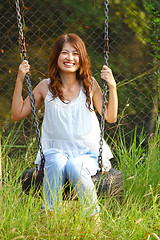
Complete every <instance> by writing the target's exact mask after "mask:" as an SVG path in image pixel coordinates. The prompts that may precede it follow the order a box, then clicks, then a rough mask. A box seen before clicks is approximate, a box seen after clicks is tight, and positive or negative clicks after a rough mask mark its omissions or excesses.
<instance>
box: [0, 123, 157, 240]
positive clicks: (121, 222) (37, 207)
mask: <svg viewBox="0 0 160 240" xmlns="http://www.w3.org/2000/svg"><path fill="white" fill-rule="evenodd" d="M18 134H19V133H18V131H17V132H16V134H15V129H14V128H13V130H12V131H11V133H10V135H9V136H8V137H7V138H3V136H2V169H3V186H2V188H1V189H0V239H4V240H5V239H15V240H16V239H27V240H28V239H76V240H78V239H107V240H109V239H112V240H121V239H125V240H129V239H133V240H134V239H135V240H141V239H142V240H145V239H146V240H148V239H151V240H152V239H153V240H154V239H158V236H159V237H160V180H159V179H160V178H159V176H160V137H159V135H160V134H159V125H158V124H157V128H156V131H155V134H154V135H153V136H152V138H150V139H149V144H148V146H145V142H146V141H145V140H146V139H145V136H144V134H143V132H142V134H141V135H140V136H139V137H138V139H137V136H136V130H135V132H134V135H133V138H132V142H131V144H130V146H129V147H127V146H126V143H125V137H124V134H121V133H119V140H118V143H117V144H116V154H117V161H118V168H119V169H120V171H121V172H122V173H123V178H124V183H123V193H122V197H121V200H119V199H117V198H116V197H114V196H112V197H106V198H105V199H99V204H100V206H101V213H100V214H101V221H102V225H101V226H100V228H99V230H97V231H95V228H96V223H95V221H93V220H92V219H91V218H90V217H88V216H85V215H84V214H83V212H82V208H81V204H80V203H79V202H78V201H63V202H62V207H61V210H60V211H59V212H58V211H55V213H54V214H50V213H47V212H44V211H42V209H41V206H42V199H41V198H40V197H32V195H31V194H30V195H29V196H27V195H25V194H24V193H23V192H22V190H21V182H20V180H19V179H20V177H21V175H22V172H23V171H24V170H25V169H26V168H28V167H31V166H32V163H33V159H34V156H35V153H34V152H33V149H34V148H32V147H30V146H32V144H33V142H31V143H28V146H27V148H26V149H27V150H26V151H25V153H24V154H22V152H19V151H18V148H17V150H16V151H15V148H16V146H14V144H15V142H16V139H17V138H18ZM33 145H34V144H33ZM22 159H23V160H22ZM31 162H32V163H31Z"/></svg>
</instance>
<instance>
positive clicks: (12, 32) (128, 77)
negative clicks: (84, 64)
mask: <svg viewBox="0 0 160 240" xmlns="http://www.w3.org/2000/svg"><path fill="white" fill-rule="evenodd" d="M146 2H147V1H146ZM148 2H149V0H148ZM20 3H21V7H22V9H23V11H22V15H23V26H24V34H25V39H26V46H27V54H28V57H29V62H30V65H31V80H32V85H33V87H34V86H35V85H36V84H37V83H38V82H39V81H41V80H42V79H43V78H47V76H48V60H49V54H50V50H51V46H52V44H53V42H54V40H55V39H56V38H57V37H58V36H60V35H61V34H64V33H69V32H72V33H76V34H78V35H79V36H80V37H81V38H82V39H83V40H84V42H85V44H86V47H87V50H88V53H89V56H90V58H91V63H92V72H93V76H94V77H95V78H96V79H97V81H98V82H99V84H100V85H101V86H103V83H102V80H101V79H100V70H101V67H102V65H103V49H104V4H103V1H100V0H99V1H98V0H97V1H88V0H87V1H82V0H77V1H71V0H61V1H60V0H59V1H58V0H54V1H53V0H33V1H29V0H25V1H24V2H23V1H21V2H20ZM147 6H148V5H147V3H145V1H129V0H128V1H127V0H126V1H114V0H112V1H110V4H109V39H110V41H109V45H110V56H109V66H110V67H111V68H112V70H113V73H114V76H115V78H116V81H117V88H118V96H119V116H118V121H117V123H116V124H108V123H106V126H105V134H106V135H105V136H106V137H107V136H110V137H112V138H113V139H114V140H115V141H116V140H117V139H118V135H119V129H124V134H125V136H126V138H127V141H128V143H129V141H130V136H131V133H132V132H133V131H134V129H135V127H137V133H138V134H139V133H140V132H141V130H142V128H144V130H145V132H146V133H147V134H151V133H152V132H154V127H155V123H156V119H157V116H158V101H159V95H160V93H159V79H160V73H159V58H158V57H157V56H158V55H159V49H158V50H157V48H156V49H155V46H158V45H156V44H158V39H159V35H158V38H155V39H154V44H152V40H153V39H151V36H152V35H151V33H152V34H154V33H155V31H157V30H155V29H154V25H153V23H152V17H151V15H152V14H151V13H150V15H149V14H148V11H149V10H148V9H149V8H147ZM151 10H153V9H151ZM154 11H156V9H154ZM0 14H1V16H0V19H1V22H0V39H1V40H0V49H1V50H0V54H1V58H0V79H1V81H0V115H1V116H0V118H1V121H0V125H1V129H2V136H5V135H9V134H10V132H11V130H13V129H14V131H20V133H21V134H20V135H18V137H17V138H15V139H14V142H12V144H13V145H16V146H21V147H23V145H24V146H28V142H30V141H31V139H32V140H33V138H34V136H35V134H34V128H33V122H32V117H31V116H29V117H28V118H27V119H26V120H25V121H23V123H21V125H19V124H16V125H15V123H13V122H12V121H11V120H10V109H11V101H12V95H13V90H14V85H15V81H16V74H17V70H18V65H19V64H20V62H21V58H20V53H19V46H18V29H17V20H16V11H15V3H14V2H13V1H9V0H6V1H4V0H2V1H1V4H0ZM157 14H159V13H157ZM156 29H157V26H156ZM158 31H159V30H158ZM158 31H157V33H158V34H159V33H160V31H159V32H158ZM26 95H27V91H26V86H24V96H26ZM38 118H39V122H40V124H41V122H42V118H43V107H42V108H41V109H40V110H38Z"/></svg>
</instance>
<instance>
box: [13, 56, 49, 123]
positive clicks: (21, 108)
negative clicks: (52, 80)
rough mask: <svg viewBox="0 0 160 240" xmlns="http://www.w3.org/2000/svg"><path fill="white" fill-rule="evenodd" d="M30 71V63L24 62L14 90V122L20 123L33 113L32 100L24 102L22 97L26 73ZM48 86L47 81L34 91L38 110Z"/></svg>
mask: <svg viewBox="0 0 160 240" xmlns="http://www.w3.org/2000/svg"><path fill="white" fill-rule="evenodd" d="M29 70H30V65H29V64H28V61H26V60H24V61H23V62H22V63H21V64H20V66H19V70H18V75H17V80H16V85H15V89H14V94H13V99H12V108H11V119H12V120H14V121H19V120H21V119H23V118H25V117H26V116H28V115H29V114H30V113H31V106H30V99H29V96H28V97H27V98H26V99H25V100H23V97H22V88H23V81H24V78H25V75H26V73H28V72H29ZM43 85H44V86H46V81H45V82H44V81H42V82H40V83H39V84H38V85H37V86H36V87H35V89H34V90H33V95H34V100H35V107H36V108H38V107H39V105H40V104H41V102H42V101H43V98H44V93H45V92H46V91H45V88H46V87H45V88H44V86H43Z"/></svg>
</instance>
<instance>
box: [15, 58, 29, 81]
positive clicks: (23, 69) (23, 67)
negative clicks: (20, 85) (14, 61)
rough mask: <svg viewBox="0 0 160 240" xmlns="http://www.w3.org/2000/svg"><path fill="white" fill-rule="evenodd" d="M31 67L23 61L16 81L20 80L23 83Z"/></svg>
mask: <svg viewBox="0 0 160 240" xmlns="http://www.w3.org/2000/svg"><path fill="white" fill-rule="evenodd" d="M30 68H31V66H30V65H29V63H28V61H27V60H24V61H23V62H22V63H21V64H20V65H19V69H18V75H17V80H20V81H21V82H23V81H24V78H25V75H26V73H28V72H29V71H30Z"/></svg>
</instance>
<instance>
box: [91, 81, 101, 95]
mask: <svg viewBox="0 0 160 240" xmlns="http://www.w3.org/2000/svg"><path fill="white" fill-rule="evenodd" d="M91 80H92V90H91V92H92V96H93V95H94V93H95V92H97V90H99V89H100V86H99V84H98V82H97V80H96V79H95V78H94V77H92V78H91Z"/></svg>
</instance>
